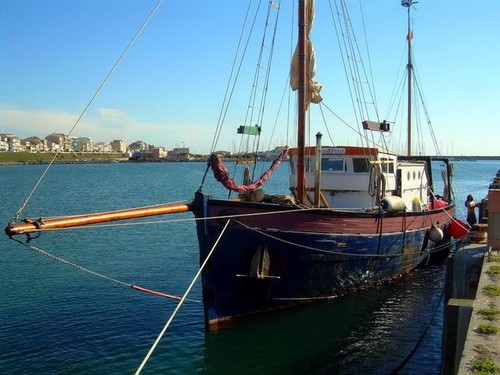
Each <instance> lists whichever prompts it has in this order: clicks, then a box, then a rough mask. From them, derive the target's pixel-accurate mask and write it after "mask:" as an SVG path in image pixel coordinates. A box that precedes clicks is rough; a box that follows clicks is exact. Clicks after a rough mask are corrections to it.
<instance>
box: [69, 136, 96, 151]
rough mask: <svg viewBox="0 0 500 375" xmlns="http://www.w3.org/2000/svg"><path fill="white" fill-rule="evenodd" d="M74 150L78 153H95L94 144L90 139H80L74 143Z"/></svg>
mask: <svg viewBox="0 0 500 375" xmlns="http://www.w3.org/2000/svg"><path fill="white" fill-rule="evenodd" d="M73 150H74V151H76V152H93V151H94V143H93V142H92V139H90V138H89V137H79V138H76V139H75V140H74V141H73Z"/></svg>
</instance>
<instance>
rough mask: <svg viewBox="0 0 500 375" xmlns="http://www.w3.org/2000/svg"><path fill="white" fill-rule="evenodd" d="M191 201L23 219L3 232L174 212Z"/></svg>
mask: <svg viewBox="0 0 500 375" xmlns="http://www.w3.org/2000/svg"><path fill="white" fill-rule="evenodd" d="M193 210H194V205H193V204H192V203H189V204H188V203H181V204H166V205H160V206H151V207H139V208H131V209H127V210H120V211H108V212H100V213H95V214H90V215H77V216H63V217H59V218H54V219H40V220H34V219H30V218H26V219H24V223H19V224H9V225H8V226H7V227H6V228H5V233H6V234H7V235H8V236H9V237H12V236H15V235H19V234H27V233H32V232H40V231H43V230H55V229H63V228H71V227H80V226H85V225H92V224H99V223H106V222H110V221H118V220H127V219H137V218H140V217H147V216H157V215H167V214H176V213H180V212H187V211H193Z"/></svg>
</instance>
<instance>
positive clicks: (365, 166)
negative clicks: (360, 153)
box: [352, 158, 370, 173]
mask: <svg viewBox="0 0 500 375" xmlns="http://www.w3.org/2000/svg"><path fill="white" fill-rule="evenodd" d="M352 166H353V168H354V172H355V173H362V172H368V171H369V170H370V160H369V159H368V158H352Z"/></svg>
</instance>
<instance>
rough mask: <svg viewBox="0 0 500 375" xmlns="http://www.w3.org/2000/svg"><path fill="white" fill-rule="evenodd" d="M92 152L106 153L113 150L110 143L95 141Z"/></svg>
mask: <svg viewBox="0 0 500 375" xmlns="http://www.w3.org/2000/svg"><path fill="white" fill-rule="evenodd" d="M94 152H99V153H107V152H113V150H112V148H111V144H109V143H105V142H97V143H94Z"/></svg>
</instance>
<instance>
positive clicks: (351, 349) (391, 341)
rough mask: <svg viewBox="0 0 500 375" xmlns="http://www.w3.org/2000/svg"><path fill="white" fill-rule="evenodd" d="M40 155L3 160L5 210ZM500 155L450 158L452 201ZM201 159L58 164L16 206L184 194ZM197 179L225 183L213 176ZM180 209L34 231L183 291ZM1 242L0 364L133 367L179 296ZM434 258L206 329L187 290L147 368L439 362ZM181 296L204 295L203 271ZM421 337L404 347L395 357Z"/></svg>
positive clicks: (188, 242) (191, 254)
mask: <svg viewBox="0 0 500 375" xmlns="http://www.w3.org/2000/svg"><path fill="white" fill-rule="evenodd" d="M44 168H45V167H44V166H39V165H35V166H5V167H0V176H1V185H0V193H1V194H0V198H1V199H0V213H1V214H0V215H1V216H0V219H1V222H2V223H3V224H5V225H6V224H7V223H8V222H9V221H10V220H11V218H12V217H13V215H14V214H15V212H16V211H17V209H18V208H19V206H20V204H21V202H22V201H23V200H24V198H25V197H26V195H27V194H28V193H29V191H30V189H31V187H32V186H34V185H35V183H36V181H37V179H38V177H39V176H40V175H41V173H42V171H43V170H44ZM499 168H500V162H498V161H484V162H483V161H478V162H456V163H455V172H456V175H455V194H456V197H457V203H458V204H457V208H458V209H459V210H460V206H462V205H463V201H465V197H466V196H467V194H473V195H474V196H475V198H476V199H477V200H480V199H481V198H483V197H484V196H485V195H486V194H487V189H488V186H489V183H490V181H491V179H492V178H493V176H494V175H495V174H496V172H497V170H498V169H499ZM204 172H205V164H204V163H152V164H105V165H56V166H54V167H53V168H52V169H51V171H50V172H49V174H48V175H47V177H46V179H45V180H44V181H43V183H42V184H41V185H40V187H39V189H38V190H37V191H36V193H35V194H34V195H33V197H32V199H31V200H30V201H29V204H28V205H27V206H26V208H25V210H24V212H23V214H22V217H25V216H32V217H38V216H39V215H40V214H43V215H44V216H50V215H66V214H77V213H86V212H96V211H105V210H112V209H120V208H125V207H136V206H143V205H150V204H159V203H165V202H172V201H177V200H181V199H190V198H191V197H192V196H193V194H194V191H195V190H196V189H197V188H198V187H199V183H200V181H201V178H202V176H203V174H204ZM257 173H260V170H259V171H258V172H257ZM286 175H287V174H286V167H285V168H281V169H278V171H276V172H275V174H274V175H273V176H272V177H271V180H270V181H269V182H268V191H269V192H273V193H283V191H282V190H280V189H279V188H278V187H279V186H280V184H283V183H284V184H286V179H287V177H286ZM209 177H210V176H209ZM205 190H208V191H215V194H216V195H218V196H221V197H222V196H225V192H224V190H222V189H221V188H219V187H218V186H217V185H216V184H215V183H214V182H212V179H211V178H208V179H207V182H206V184H205ZM458 215H459V216H460V212H458ZM176 219H182V220H185V221H174V220H176ZM190 219H192V215H191V214H190V213H184V214H180V215H175V216H173V215H172V216H168V217H158V218H154V219H147V220H142V224H143V225H134V226H123V225H121V226H111V227H107V228H94V229H76V230H69V231H60V232H52V233H44V234H43V235H42V236H40V238H37V239H36V240H33V241H32V243H33V244H34V245H35V246H37V247H38V248H41V249H43V250H45V251H47V252H50V253H51V254H53V255H55V256H57V257H60V258H63V259H65V260H67V261H70V262H73V263H74V264H78V265H79V266H81V267H85V268H87V269H90V270H92V271H94V272H97V273H100V274H103V275H106V276H109V277H111V278H113V279H116V280H119V281H122V282H125V283H127V284H135V285H139V286H143V287H146V288H150V289H154V290H158V291H162V292H165V293H169V294H174V295H182V294H183V293H184V291H185V290H186V288H187V286H188V285H189V283H190V282H191V280H192V278H193V277H194V275H195V274H196V271H197V267H198V248H197V246H198V245H197V240H196V235H195V225H194V223H193V222H192V221H191V220H190ZM146 222H148V224H147V225H146ZM149 222H153V223H149ZM0 244H1V246H0V248H1V250H2V251H1V253H0V284H1V285H2V288H1V291H0V301H1V303H0V347H1V348H2V350H1V351H0V372H1V373H5V374H17V373H23V374H41V373H43V374H68V373H71V374H94V373H104V374H126V373H133V372H134V371H135V370H136V369H137V368H138V366H139V364H140V363H141V361H142V359H143V358H144V356H145V355H146V353H147V351H148V350H149V348H150V347H151V345H152V343H153V341H154V340H155V338H156V337H157V335H158V334H159V332H160V331H161V329H162V328H163V326H164V324H165V322H166V321H167V320H168V318H169V317H170V316H171V314H172V313H173V311H174V309H175V307H176V304H177V302H176V301H175V300H170V299H165V298H160V297H155V296H151V295H148V294H144V293H141V292H138V291H134V290H133V289H131V288H129V287H126V286H123V285H120V284H118V283H116V282H113V281H109V280H107V279H104V278H102V277H97V276H95V275H92V274H89V273H88V272H83V271H82V270H81V269H80V270H78V269H76V268H75V267H72V266H69V265H67V264H64V263H62V262H61V261H57V260H55V259H53V258H49V257H47V256H43V255H41V254H40V253H39V252H37V251H35V250H31V249H28V248H27V247H25V246H23V245H20V244H18V243H16V242H14V241H11V240H8V239H7V238H6V237H5V236H4V237H2V238H1V239H0ZM444 272H445V265H441V266H436V267H432V268H428V269H425V270H418V271H416V272H413V273H412V274H410V275H408V276H405V277H402V278H400V279H398V280H395V281H394V282H392V283H389V284H385V285H382V286H379V287H377V288H374V289H370V290H366V291H361V292H359V293H357V294H355V295H353V296H349V297H345V298H339V299H337V300H336V301H334V302H330V303H322V304H317V305H311V306H307V307H304V308H297V309H292V310H286V311H281V312H278V313H275V314H269V315H263V316H259V317H257V318H253V319H248V320H245V321H242V322H240V323H238V324H237V325H232V326H230V327H224V328H221V329H219V330H218V331H215V332H206V331H205V330H204V326H203V313H202V305H201V304H200V303H195V302H189V303H187V302H186V304H185V305H184V306H183V307H182V308H181V309H180V310H179V313H178V315H177V317H176V318H175V319H174V321H173V323H172V325H171V327H170V328H169V330H168V331H167V333H166V335H165V336H164V338H163V340H162V341H161V342H160V344H159V346H158V348H157V349H156V351H155V352H154V353H153V355H152V357H151V359H150V360H149V361H148V363H147V365H146V367H145V369H144V372H143V373H145V374H159V373H161V374H163V373H168V374H234V373H237V374H299V373H300V374H301V373H311V374H332V373H337V374H353V373H356V374H363V373H366V374H388V373H391V372H393V371H394V370H396V369H398V373H401V374H414V373H415V374H416V373H426V374H439V366H440V356H441V332H442V314H443V306H442V299H441V293H442V283H443V276H444ZM190 298H193V299H200V298H201V292H200V285H199V284H196V285H195V287H194V289H193V291H192V293H191V295H190ZM424 334H425V335H424ZM422 337H423V341H422V343H421V345H420V346H419V347H418V349H417V350H416V353H415V354H414V356H413V357H412V358H411V359H409V361H408V363H406V364H405V366H404V367H403V368H398V366H399V365H400V363H401V362H403V361H405V359H407V357H408V356H409V355H410V354H411V353H412V352H413V351H414V349H415V345H416V344H417V342H418V340H419V339H420V338H422Z"/></svg>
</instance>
